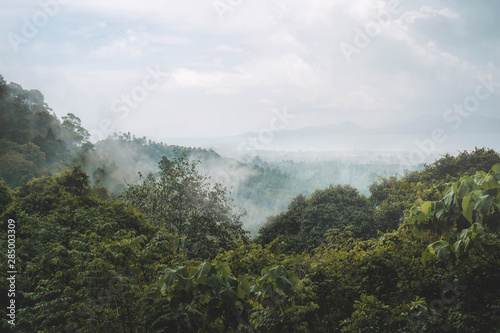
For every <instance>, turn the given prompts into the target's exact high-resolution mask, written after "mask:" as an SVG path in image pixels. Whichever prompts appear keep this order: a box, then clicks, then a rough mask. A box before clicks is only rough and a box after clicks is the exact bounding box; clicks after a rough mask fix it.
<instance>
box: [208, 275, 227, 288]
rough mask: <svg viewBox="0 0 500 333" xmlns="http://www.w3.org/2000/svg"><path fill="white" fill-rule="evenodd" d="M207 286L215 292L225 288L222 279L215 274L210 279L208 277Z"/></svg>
mask: <svg viewBox="0 0 500 333" xmlns="http://www.w3.org/2000/svg"><path fill="white" fill-rule="evenodd" d="M207 286H209V287H210V288H212V289H214V290H219V289H220V288H222V286H223V282H222V279H221V278H220V277H218V276H217V275H215V274H214V275H210V276H209V277H207Z"/></svg>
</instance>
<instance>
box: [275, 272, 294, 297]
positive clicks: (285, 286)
mask: <svg viewBox="0 0 500 333" xmlns="http://www.w3.org/2000/svg"><path fill="white" fill-rule="evenodd" d="M276 286H277V287H278V289H279V290H282V291H284V292H285V293H288V292H290V291H292V290H293V284H292V283H291V282H290V281H288V279H287V278H286V277H284V276H280V277H279V278H278V279H277V280H276Z"/></svg>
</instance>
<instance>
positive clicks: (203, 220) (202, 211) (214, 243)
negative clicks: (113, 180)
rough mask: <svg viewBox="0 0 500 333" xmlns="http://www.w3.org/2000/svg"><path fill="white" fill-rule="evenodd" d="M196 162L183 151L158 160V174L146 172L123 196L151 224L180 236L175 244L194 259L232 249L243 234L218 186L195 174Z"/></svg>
mask: <svg viewBox="0 0 500 333" xmlns="http://www.w3.org/2000/svg"><path fill="white" fill-rule="evenodd" d="M198 163H199V162H190V161H189V159H188V158H187V156H186V154H182V155H181V156H179V157H175V158H172V159H168V158H167V157H165V156H164V157H163V158H162V159H161V160H160V162H159V163H158V166H159V169H160V172H159V174H158V175H156V176H155V175H154V174H152V173H150V174H148V175H147V176H146V178H145V179H144V181H143V183H142V184H136V185H131V186H129V187H128V188H127V189H126V190H125V191H124V193H123V198H124V199H125V200H126V201H127V202H128V203H130V204H132V205H134V206H136V207H137V208H139V210H141V211H142V212H143V213H144V214H145V215H146V217H147V218H149V219H150V220H151V221H152V223H153V224H155V225H160V226H165V227H167V228H168V230H170V231H171V232H173V233H176V234H178V235H180V236H182V237H183V241H182V243H181V244H180V246H179V249H180V248H182V249H183V251H184V252H185V253H186V254H188V255H190V256H191V257H196V258H210V257H214V256H215V255H217V253H218V252H219V251H220V250H227V249H230V248H232V247H233V246H234V245H235V244H236V241H237V240H238V239H239V238H240V237H243V238H244V237H245V232H244V231H243V229H242V228H241V222H240V220H239V218H240V215H237V214H235V213H234V212H233V210H232V207H231V206H230V205H229V204H228V200H227V191H226V189H225V188H224V187H222V185H220V184H218V183H216V184H211V183H210V182H209V178H207V177H204V176H202V175H200V174H199V173H198V171H197V170H196V166H197V164H198Z"/></svg>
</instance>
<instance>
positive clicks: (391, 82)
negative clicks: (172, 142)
mask: <svg viewBox="0 0 500 333" xmlns="http://www.w3.org/2000/svg"><path fill="white" fill-rule="evenodd" d="M499 15H500V1H486V0H484V1H466V0H457V1H450V0H446V1H417V0H411V1H409V0H406V1H405V0H401V1H391V0H388V1H378V0H308V1H304V0H288V1H282V0H273V1H270V0H269V1H264V0H221V1H212V0H183V1H171V0H140V1H137V0H120V1H112V0H42V1H40V2H39V1H31V0H16V1H11V0H0V37H1V39H0V40H1V42H0V74H2V75H3V76H4V77H5V79H6V80H7V81H8V82H10V81H14V82H17V83H20V84H21V85H22V86H23V87H24V88H27V89H38V90H40V91H42V93H43V94H44V95H45V99H46V101H47V103H48V104H49V105H50V106H51V107H52V108H53V109H54V111H55V112H56V114H57V115H58V116H62V115H64V114H66V113H68V112H72V113H75V114H76V115H77V116H79V117H80V118H81V119H82V122H83V124H84V126H85V127H86V128H87V129H89V130H90V131H91V132H92V133H93V134H94V138H99V136H100V135H104V136H107V134H110V132H112V131H124V132H125V131H131V132H132V133H134V134H136V135H138V136H143V135H145V136H148V137H151V138H154V139H157V140H167V139H168V138H169V137H210V136H225V135H235V134H240V133H244V132H248V131H259V130H260V129H262V128H263V127H269V126H270V122H272V119H273V118H274V117H276V112H281V113H282V114H283V112H287V113H288V114H291V115H293V118H291V117H290V118H289V119H290V120H293V121H287V122H285V123H286V127H287V128H290V129H293V128H298V127H302V126H319V125H325V124H335V123H341V122H344V121H351V122H354V123H356V124H359V125H362V126H365V127H373V126H378V125H381V124H392V123H394V124H397V123H402V122H406V121H409V120H411V119H413V118H415V117H419V116H422V115H436V116H440V117H441V116H442V115H443V113H444V112H445V111H446V110H447V109H449V108H450V107H451V106H452V105H453V104H455V103H462V101H463V100H464V98H466V97H467V96H469V95H471V94H474V91H475V88H476V87H477V85H478V83H479V82H480V81H479V79H480V78H487V77H490V79H494V80H499V81H500V73H499V66H500V64H499V59H500V20H499ZM499 100H500V88H499V87H496V88H495V91H494V92H493V94H491V96H489V97H488V98H487V99H485V100H482V101H481V105H480V108H479V111H478V113H481V114H483V115H486V116H491V117H497V118H498V117H500V115H499V114H498V105H499ZM273 110H274V111H273ZM284 110H286V111H284ZM283 124H284V123H283ZM283 124H282V125H283ZM282 125H279V126H280V127H283V126H282ZM277 126H278V125H277Z"/></svg>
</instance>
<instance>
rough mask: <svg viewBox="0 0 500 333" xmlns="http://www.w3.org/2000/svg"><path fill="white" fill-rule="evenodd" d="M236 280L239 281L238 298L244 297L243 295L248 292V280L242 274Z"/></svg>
mask: <svg viewBox="0 0 500 333" xmlns="http://www.w3.org/2000/svg"><path fill="white" fill-rule="evenodd" d="M238 280H239V283H238V297H239V298H244V297H245V295H249V294H250V282H249V281H248V279H247V278H246V277H244V276H240V278H239V279H238Z"/></svg>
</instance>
